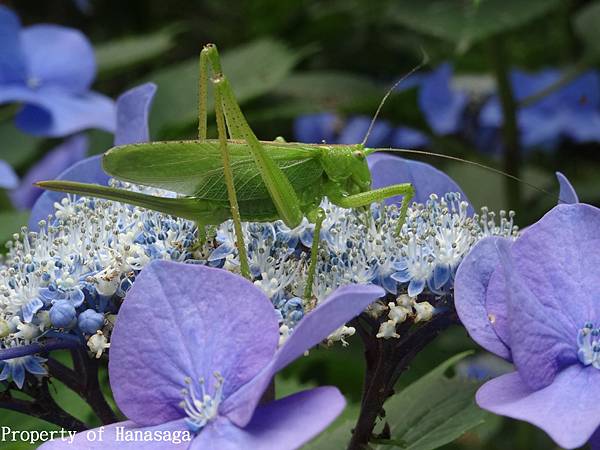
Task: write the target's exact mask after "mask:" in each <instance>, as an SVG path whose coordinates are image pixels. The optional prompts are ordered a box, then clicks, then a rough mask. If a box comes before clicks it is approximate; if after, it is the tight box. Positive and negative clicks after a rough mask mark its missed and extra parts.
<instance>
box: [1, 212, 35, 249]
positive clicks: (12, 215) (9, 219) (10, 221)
mask: <svg viewBox="0 0 600 450" xmlns="http://www.w3.org/2000/svg"><path fill="white" fill-rule="evenodd" d="M28 220H29V211H2V212H0V244H2V243H4V242H6V241H8V240H9V239H11V238H12V235H13V234H14V233H19V232H20V228H21V227H22V226H23V225H27V221H28Z"/></svg>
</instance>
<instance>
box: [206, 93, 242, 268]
mask: <svg viewBox="0 0 600 450" xmlns="http://www.w3.org/2000/svg"><path fill="white" fill-rule="evenodd" d="M215 116H216V119H217V130H218V133H219V147H220V149H221V159H222V160H223V176H224V178H225V186H226V187H227V197H228V198H229V206H230V208H231V218H232V220H233V226H234V229H235V237H236V243H237V247H238V254H239V257H240V270H241V273H242V276H244V277H245V278H247V279H250V265H249V264H248V255H247V253H246V244H245V243H244V233H243V230H242V220H241V218H240V208H239V206H238V201H237V195H236V193H235V184H234V181H233V170H232V169H231V163H230V161H229V151H228V148H227V129H226V126H225V116H224V113H223V103H222V99H221V94H220V92H219V91H218V90H215Z"/></svg>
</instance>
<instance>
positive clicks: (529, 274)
mask: <svg viewBox="0 0 600 450" xmlns="http://www.w3.org/2000/svg"><path fill="white" fill-rule="evenodd" d="M599 227H600V210H598V209H597V208H594V207H591V206H589V205H583V204H575V205H559V206H556V207H554V208H553V209H552V210H551V211H550V212H549V213H548V214H546V215H545V216H544V217H543V218H542V219H541V220H540V221H539V222H537V223H536V224H534V225H532V226H530V227H529V228H528V229H526V230H525V231H524V232H523V235H522V236H521V237H520V238H519V239H518V240H517V241H516V242H515V243H514V244H513V246H512V251H511V250H510V249H508V247H507V245H506V243H505V242H503V241H499V242H498V249H499V251H500V255H501V261H502V266H503V269H504V275H505V277H506V285H507V286H508V287H509V295H508V311H509V324H510V334H511V338H510V346H511V352H512V356H513V361H514V363H515V366H516V367H517V369H518V370H519V372H520V373H521V374H522V376H523V377H524V379H525V380H526V382H527V384H528V385H529V386H530V387H531V388H532V389H540V388H542V387H545V386H547V385H548V384H550V383H551V382H552V380H553V378H554V376H555V375H556V373H558V372H559V371H560V370H561V369H562V368H564V367H565V366H566V365H568V364H573V363H577V333H578V331H579V330H580V329H581V328H582V327H583V326H584V325H585V324H586V323H587V322H592V323H595V321H596V318H597V317H596V307H595V305H596V303H595V301H596V299H595V292H594V286H595V285H596V280H598V279H599V277H600V268H599V267H598V264H600V238H598V235H597V230H598V228H599Z"/></svg>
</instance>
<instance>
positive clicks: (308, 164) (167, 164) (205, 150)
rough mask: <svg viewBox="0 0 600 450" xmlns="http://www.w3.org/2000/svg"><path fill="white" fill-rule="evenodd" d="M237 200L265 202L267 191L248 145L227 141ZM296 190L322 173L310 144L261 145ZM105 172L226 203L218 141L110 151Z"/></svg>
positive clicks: (156, 144) (303, 187)
mask: <svg viewBox="0 0 600 450" xmlns="http://www.w3.org/2000/svg"><path fill="white" fill-rule="evenodd" d="M227 148H228V151H229V155H230V160H231V166H232V171H233V174H234V183H235V188H236V194H237V197H238V200H239V201H248V200H263V199H265V200H266V199H269V198H270V197H269V192H268V190H267V187H266V186H265V184H264V183H263V180H262V178H261V176H260V173H259V171H258V169H257V167H256V165H255V163H254V159H253V158H252V155H251V153H250V151H249V149H248V147H247V146H246V145H245V144H244V143H241V142H231V141H230V142H229V143H228V147H227ZM264 148H265V151H266V152H267V154H268V155H269V156H270V157H271V158H272V159H273V160H274V161H275V162H276V164H277V165H278V166H279V167H281V169H282V171H283V173H284V174H285V175H286V176H287V178H288V179H289V180H290V183H291V184H292V186H293V187H294V190H296V192H302V191H303V190H305V189H307V188H309V187H311V186H313V185H314V184H315V182H317V180H319V178H320V177H321V175H322V173H323V169H322V168H321V165H320V163H319V161H318V159H317V155H318V154H319V151H318V149H316V148H315V147H314V146H313V147H311V146H303V145H297V144H296V145H291V144H281V143H264ZM103 165H104V170H105V171H106V172H107V173H108V174H110V175H112V176H113V177H115V178H117V179H119V180H123V181H129V182H132V183H136V184H142V185H146V186H153V187H156V188H161V189H166V190H169V191H173V192H177V193H179V194H183V195H190V196H194V197H197V198H200V199H205V200H217V201H224V200H227V190H226V187H225V181H224V177H223V164H222V161H221V151H220V149H219V144H218V141H211V140H207V141H202V142H199V141H170V142H151V143H147V144H133V145H125V146H122V147H115V148H113V149H111V150H109V151H108V152H107V153H106V154H105V155H104V160H103Z"/></svg>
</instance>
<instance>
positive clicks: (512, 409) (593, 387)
mask: <svg viewBox="0 0 600 450" xmlns="http://www.w3.org/2000/svg"><path fill="white" fill-rule="evenodd" d="M476 398H477V403H478V404H479V406H481V407H482V408H484V409H487V410H489V411H491V412H493V413H495V414H500V415H503V416H508V417H512V418H514V419H519V420H525V421H527V422H529V423H532V424H533V425H536V426H538V427H540V428H541V429H543V430H544V431H545V432H546V433H548V434H549V435H550V437H551V438H552V439H554V441H556V443H557V444H558V445H560V446H561V447H564V448H575V447H579V446H582V445H584V444H585V443H586V442H587V440H588V439H589V438H590V436H591V435H592V433H594V431H595V430H596V429H597V428H598V426H599V425H600V408H598V404H600V371H598V370H597V369H595V368H593V367H588V368H583V367H582V366H580V365H579V364H576V365H573V366H571V367H568V368H566V369H565V370H563V371H562V372H560V373H559V374H558V375H557V376H556V378H555V379H554V382H553V383H552V384H551V385H549V386H547V387H545V388H544V389H540V390H538V391H534V390H531V389H529V388H528V387H527V384H526V383H524V382H523V379H522V378H521V376H520V375H519V373H518V372H513V373H509V374H507V375H502V376H501V377H498V378H495V379H493V380H491V381H488V382H487V383H485V384H484V385H483V386H482V387H481V388H480V389H479V391H478V392H477V397H476Z"/></svg>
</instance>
